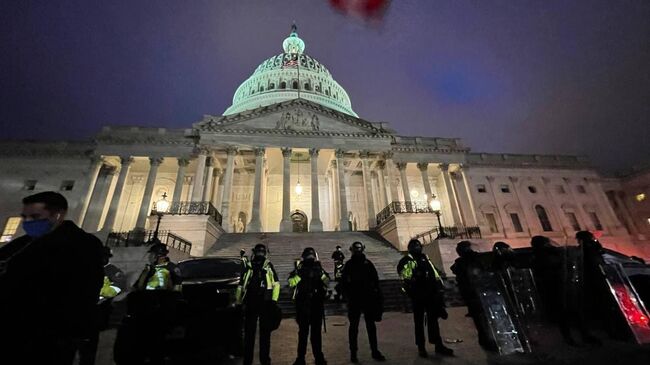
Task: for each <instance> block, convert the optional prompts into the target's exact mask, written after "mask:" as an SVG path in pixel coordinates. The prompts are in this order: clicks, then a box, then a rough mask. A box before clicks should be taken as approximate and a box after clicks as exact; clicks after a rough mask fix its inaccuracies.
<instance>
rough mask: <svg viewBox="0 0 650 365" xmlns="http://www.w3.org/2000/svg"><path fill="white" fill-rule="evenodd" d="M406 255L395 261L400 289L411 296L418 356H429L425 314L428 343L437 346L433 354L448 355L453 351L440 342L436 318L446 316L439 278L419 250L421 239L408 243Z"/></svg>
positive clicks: (427, 259)
mask: <svg viewBox="0 0 650 365" xmlns="http://www.w3.org/2000/svg"><path fill="white" fill-rule="evenodd" d="M408 252H409V253H408V255H406V256H404V257H403V258H402V259H401V260H400V262H399V264H397V272H398V274H399V275H400V278H401V279H402V283H403V285H404V287H403V290H404V291H405V292H406V294H407V295H408V296H409V297H410V298H411V304H412V306H413V321H414V324H415V344H416V345H417V346H418V353H419V355H420V357H428V356H429V355H428V353H427V350H426V347H425V343H424V314H425V313H426V315H427V327H428V332H429V343H432V344H434V345H435V346H436V353H437V354H440V355H445V356H451V355H453V354H454V351H453V350H452V349H450V348H448V347H446V346H445V345H444V344H443V343H442V337H441V336H440V327H438V318H442V319H447V317H448V315H447V311H446V310H445V301H444V293H443V289H444V287H443V283H442V278H441V277H440V275H439V274H438V271H437V270H436V268H435V267H434V266H433V264H432V263H431V261H430V260H429V258H428V257H427V255H425V254H424V253H423V252H422V244H421V243H420V241H418V240H416V239H413V240H411V241H409V243H408Z"/></svg>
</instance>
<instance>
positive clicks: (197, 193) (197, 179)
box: [191, 149, 208, 202]
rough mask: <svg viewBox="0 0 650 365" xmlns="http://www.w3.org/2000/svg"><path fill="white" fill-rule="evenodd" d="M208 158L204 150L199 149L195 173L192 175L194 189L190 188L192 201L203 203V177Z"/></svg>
mask: <svg viewBox="0 0 650 365" xmlns="http://www.w3.org/2000/svg"><path fill="white" fill-rule="evenodd" d="M207 158H208V154H207V151H206V150H203V149H201V151H200V152H199V157H198V158H197V164H196V173H195V174H194V187H193V188H192V199H191V200H192V201H193V202H199V201H203V176H204V174H205V163H206V160H207Z"/></svg>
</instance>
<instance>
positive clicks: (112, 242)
mask: <svg viewBox="0 0 650 365" xmlns="http://www.w3.org/2000/svg"><path fill="white" fill-rule="evenodd" d="M153 238H154V231H151V230H149V231H144V230H133V231H125V232H109V233H108V238H107V239H106V246H107V247H140V246H145V245H147V244H152V243H153ZM158 240H159V241H160V243H162V244H164V245H166V246H167V247H170V248H174V249H176V250H179V251H182V252H186V253H190V251H192V243H191V242H190V241H188V240H186V239H184V238H182V237H179V236H177V235H175V234H173V233H171V232H169V231H158Z"/></svg>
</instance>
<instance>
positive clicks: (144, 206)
mask: <svg viewBox="0 0 650 365" xmlns="http://www.w3.org/2000/svg"><path fill="white" fill-rule="evenodd" d="M149 162H150V165H151V167H150V168H149V176H148V177H147V183H146V185H145V188H144V194H142V202H141V203H140V212H139V213H138V219H137V220H136V223H135V229H140V230H144V228H145V227H144V225H145V223H146V222H147V217H148V216H149V213H151V208H152V207H151V200H152V195H153V188H154V185H155V184H156V175H157V174H158V167H159V166H160V164H161V163H162V162H163V159H162V158H161V157H149Z"/></svg>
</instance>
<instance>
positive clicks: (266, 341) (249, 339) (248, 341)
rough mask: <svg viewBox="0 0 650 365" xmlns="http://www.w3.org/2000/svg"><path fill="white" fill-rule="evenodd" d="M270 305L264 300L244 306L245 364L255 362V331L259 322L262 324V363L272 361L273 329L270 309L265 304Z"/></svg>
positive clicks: (263, 364)
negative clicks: (270, 321) (269, 314)
mask: <svg viewBox="0 0 650 365" xmlns="http://www.w3.org/2000/svg"><path fill="white" fill-rule="evenodd" d="M265 305H268V303H265V302H264V301H261V302H260V301H251V303H246V305H245V306H244V362H243V364H244V365H251V364H252V363H253V354H254V352H255V332H256V331H257V323H258V322H259V326H260V353H259V355H260V363H261V364H262V365H266V364H270V363H271V357H270V352H271V330H270V328H269V324H268V323H269V320H268V318H267V313H268V311H266V310H264V309H265V308H264V306H265Z"/></svg>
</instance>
